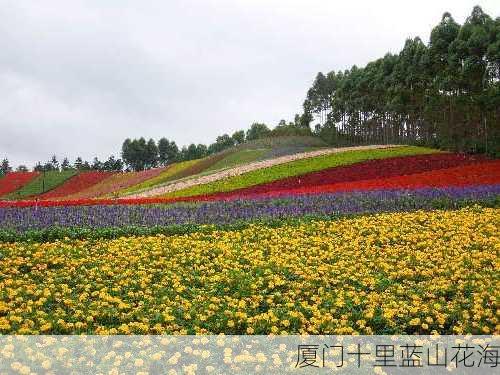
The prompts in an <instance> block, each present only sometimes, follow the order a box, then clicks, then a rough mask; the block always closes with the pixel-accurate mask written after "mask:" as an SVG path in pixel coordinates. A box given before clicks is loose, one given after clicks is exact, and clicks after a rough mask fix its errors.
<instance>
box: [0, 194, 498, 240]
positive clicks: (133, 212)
mask: <svg viewBox="0 0 500 375" xmlns="http://www.w3.org/2000/svg"><path fill="white" fill-rule="evenodd" d="M499 196H500V185H489V186H475V187H459V188H425V189H418V190H377V191H367V192H352V193H325V194H317V195H301V196H289V197H280V198H262V199H254V200H235V201H214V202H200V203H176V204H170V205H156V206H139V205H137V206H133V205H116V206H72V207H38V208H36V207H27V208H0V228H3V229H14V230H17V231H26V230H30V229H44V228H50V227H55V226H58V227H89V228H102V227H125V226H148V227H150V226H165V225H172V224H228V223H232V222H235V221H239V220H241V221H247V220H255V219H261V218H267V219H281V218H287V217H300V216H305V215H334V214H358V213H378V212H396V211H407V210H415V209H430V208H434V207H435V205H436V200H439V199H447V200H448V201H449V200H452V201H458V200H469V201H477V200H485V199H492V198H497V197H499Z"/></svg>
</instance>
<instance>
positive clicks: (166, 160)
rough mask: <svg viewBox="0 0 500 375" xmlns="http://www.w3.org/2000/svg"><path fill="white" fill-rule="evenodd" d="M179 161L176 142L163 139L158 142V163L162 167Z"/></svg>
mask: <svg viewBox="0 0 500 375" xmlns="http://www.w3.org/2000/svg"><path fill="white" fill-rule="evenodd" d="M178 159H179V148H178V147H177V145H176V144H175V142H174V141H171V142H170V141H169V140H168V139H166V138H161V139H160V140H159V141H158V161H159V163H160V164H161V165H167V164H172V163H174V162H175V161H176V160H178Z"/></svg>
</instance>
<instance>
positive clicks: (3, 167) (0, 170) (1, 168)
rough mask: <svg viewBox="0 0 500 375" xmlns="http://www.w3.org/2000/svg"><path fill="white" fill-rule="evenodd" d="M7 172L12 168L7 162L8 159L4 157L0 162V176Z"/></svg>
mask: <svg viewBox="0 0 500 375" xmlns="http://www.w3.org/2000/svg"><path fill="white" fill-rule="evenodd" d="M9 172H12V168H11V166H10V164H9V160H8V159H7V158H5V159H3V160H2V163H1V164H0V177H2V176H5V175H6V174H7V173H9Z"/></svg>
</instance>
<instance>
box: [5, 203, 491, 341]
mask: <svg viewBox="0 0 500 375" xmlns="http://www.w3.org/2000/svg"><path fill="white" fill-rule="evenodd" d="M498 219H499V211H498V209H488V208H477V207H476V208H467V209H462V210H459V211H433V212H423V211H418V212H414V213H395V214H381V215H375V216H363V217H359V218H352V219H340V220H334V221H321V220H319V221H310V222H306V223H301V224H299V225H282V226H279V227H277V228H273V227H270V226H266V225H250V226H248V227H247V228H245V229H241V230H232V231H217V230H216V231H212V232H211V233H203V232H196V233H190V234H183V235H173V236H168V237H167V236H163V235H157V236H148V237H121V238H119V239H116V240H91V241H87V240H83V241H75V240H71V239H64V240H61V241H55V242H52V243H45V244H40V243H28V242H24V243H23V242H20V243H12V244H7V243H3V244H2V247H1V256H2V262H0V273H1V274H2V275H4V276H3V279H2V281H1V282H2V291H3V293H2V294H0V307H1V309H2V311H3V314H2V316H1V317H0V332H1V333H9V334H12V333H17V334H40V333H41V334H48V333H52V334H56V333H57V334H63V333H87V334H90V333H97V334H120V333H121V334H130V333H140V334H145V333H154V334H161V333H169V334H208V333H215V334H217V333H225V334H245V333H248V334H269V333H274V334H279V333H281V334H285V333H301V334H305V333H309V334H355V333H358V334H432V333H433V334H466V333H468V334H498V333H499V332H498V327H497V319H496V305H495V297H496V295H495V291H496V281H497V278H496V273H497V271H496V268H495V261H496V254H495V253H494V252H492V251H491V249H494V248H496V247H498V246H499V241H498V238H500V233H499V232H498V228H499V227H500V223H499V221H498ZM395 223H397V225H395ZM359 233H362V236H359ZM451 234H452V235H451ZM450 265H452V266H451V267H450ZM471 280H473V281H474V282H471Z"/></svg>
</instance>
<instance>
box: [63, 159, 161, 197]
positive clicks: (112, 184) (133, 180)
mask: <svg viewBox="0 0 500 375" xmlns="http://www.w3.org/2000/svg"><path fill="white" fill-rule="evenodd" d="M166 169H168V167H167V168H154V169H148V170H146V171H140V172H124V173H116V174H114V175H112V176H110V177H109V178H107V179H105V180H103V181H101V182H99V183H98V184H95V185H93V186H91V187H89V188H87V189H85V190H82V191H80V192H78V193H76V194H71V195H69V196H66V197H64V198H65V199H67V200H71V201H74V200H80V199H90V198H97V197H100V196H104V195H106V194H111V193H114V192H117V191H118V190H120V189H125V188H127V187H130V186H133V185H136V184H139V183H141V182H143V181H146V180H148V179H150V178H154V177H156V176H158V175H159V174H161V173H163V172H164V171H165V170H166Z"/></svg>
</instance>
